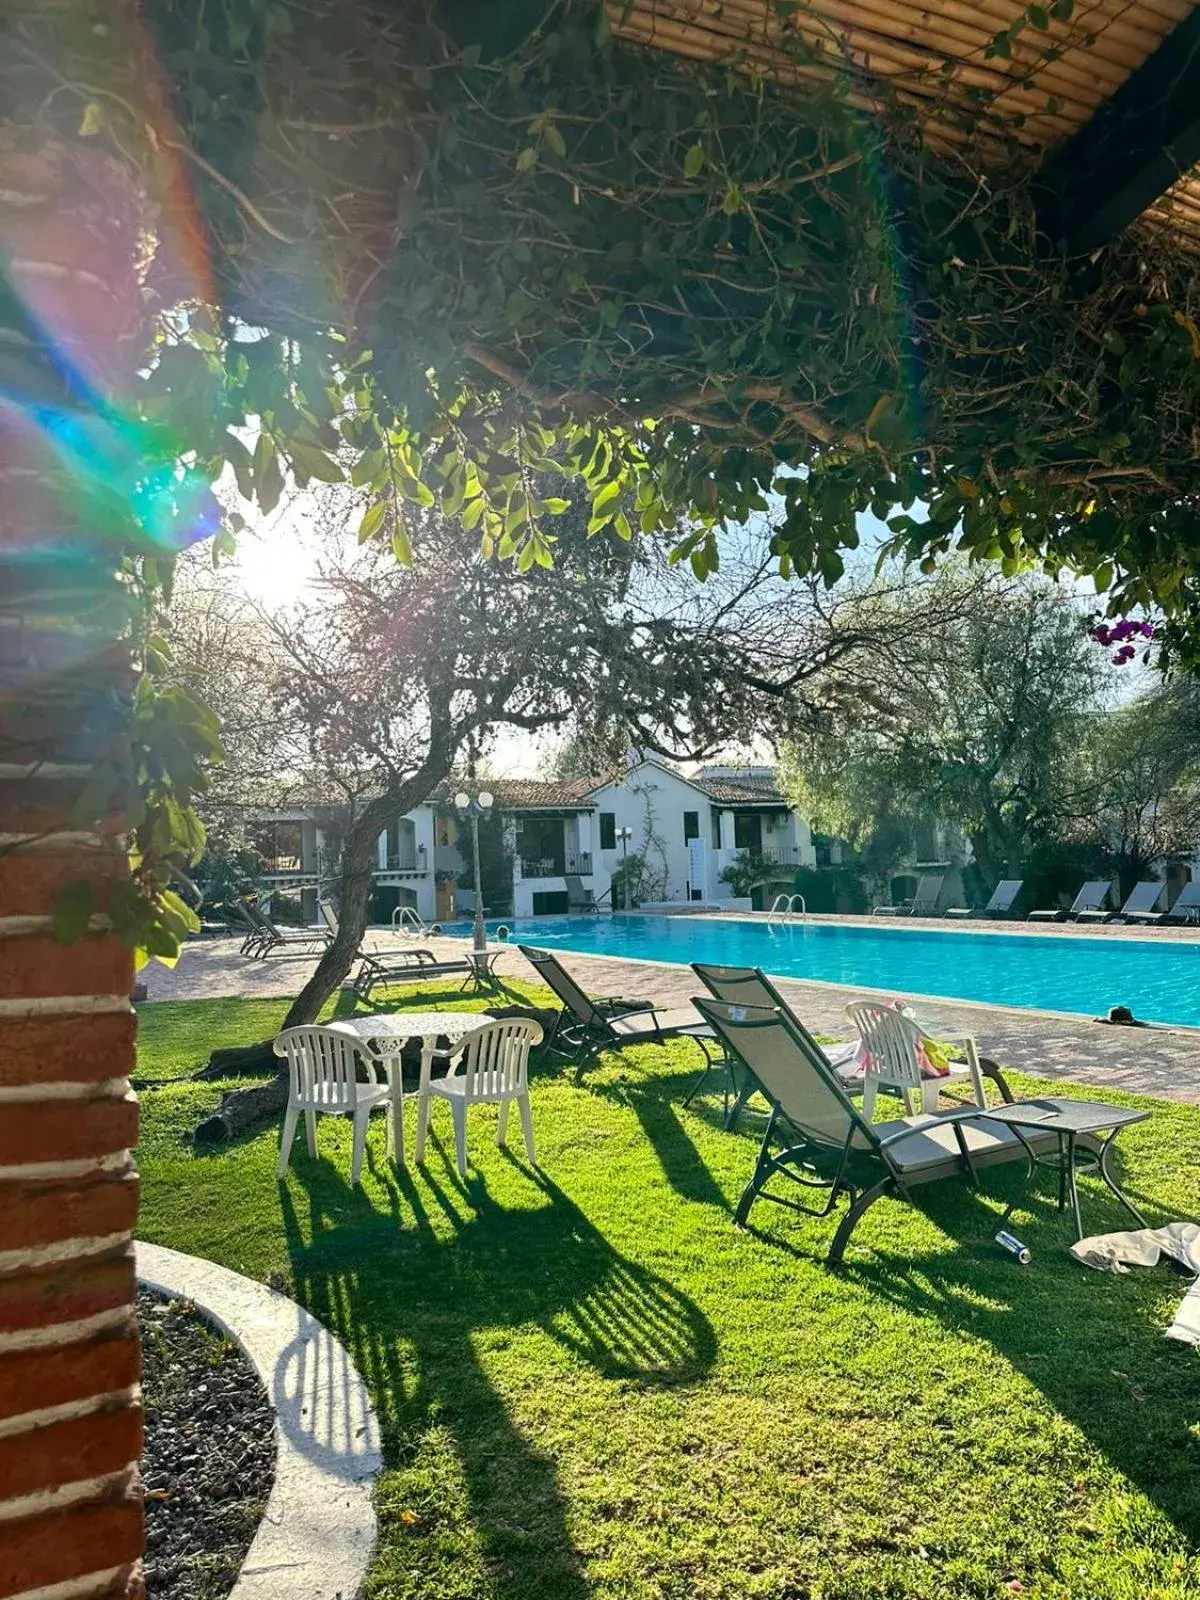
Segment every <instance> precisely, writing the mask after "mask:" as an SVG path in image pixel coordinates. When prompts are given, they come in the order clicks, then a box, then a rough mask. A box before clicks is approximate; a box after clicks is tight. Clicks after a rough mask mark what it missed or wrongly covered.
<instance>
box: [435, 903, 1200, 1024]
mask: <svg viewBox="0 0 1200 1600" xmlns="http://www.w3.org/2000/svg"><path fill="white" fill-rule="evenodd" d="M497 926H498V923H496V922H489V932H491V931H493V930H494V929H495V928H496V927H497ZM508 926H509V927H510V928H511V930H512V937H513V942H514V943H517V942H520V943H522V944H533V945H541V946H543V947H545V948H547V949H555V950H580V951H586V952H589V953H592V954H596V955H611V956H628V957H630V958H631V959H633V960H637V961H675V962H680V963H681V964H683V965H684V966H686V965H687V964H688V963H689V962H691V961H712V962H723V963H725V964H727V965H729V966H745V967H761V968H762V969H763V971H764V972H769V973H772V974H773V975H775V976H778V977H783V978H811V979H814V980H816V981H817V982H819V983H844V984H849V985H851V986H862V987H863V988H873V989H899V990H902V991H904V992H906V993H909V994H929V995H939V996H942V997H944V998H946V999H954V1000H985V1001H991V1002H992V1003H994V1004H996V1005H1005V1006H1029V1007H1031V1008H1034V1009H1037V1010H1048V1011H1075V1012H1079V1013H1080V1014H1081V1015H1083V1016H1089V1017H1090V1016H1099V1015H1102V1014H1103V1013H1104V1012H1106V1011H1107V1010H1108V1008H1109V1007H1110V1006H1114V1005H1126V1006H1129V1007H1130V1008H1131V1009H1132V1011H1133V1013H1134V1015H1135V1016H1137V1017H1141V1018H1142V1019H1143V1020H1145V1021H1147V1022H1176V1023H1186V1024H1188V1025H1190V1026H1192V1027H1200V941H1197V942H1196V943H1191V942H1190V941H1189V942H1187V943H1184V942H1177V941H1174V940H1171V941H1168V940H1165V939H1162V940H1159V939H1155V938H1154V937H1153V935H1150V936H1148V937H1147V938H1144V939H1124V938H1122V939H1087V938H1054V937H1053V936H1050V935H1036V934H1018V933H1013V934H1004V933H981V932H978V931H975V932H966V931H963V932H958V931H955V932H951V931H949V930H947V931H946V932H945V933H943V932H940V931H938V930H935V929H928V930H927V929H923V928H922V929H917V928H889V927H881V926H879V925H878V924H877V923H876V924H868V923H864V924H863V925H862V926H850V927H847V926H843V925H841V924H834V923H796V924H792V925H790V926H788V927H781V928H776V927H773V928H768V927H767V926H766V924H765V923H761V922H741V921H738V920H737V919H736V918H732V917H716V916H706V917H607V916H599V917H596V916H587V917H536V918H533V919H531V920H528V921H520V920H517V921H515V922H509V923H508ZM459 931H460V930H459V929H458V928H453V927H449V928H447V929H446V932H447V933H457V932H459ZM462 931H464V932H465V931H467V930H465V929H464V930H462Z"/></svg>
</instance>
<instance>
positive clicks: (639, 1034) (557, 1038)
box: [518, 944, 713, 1083]
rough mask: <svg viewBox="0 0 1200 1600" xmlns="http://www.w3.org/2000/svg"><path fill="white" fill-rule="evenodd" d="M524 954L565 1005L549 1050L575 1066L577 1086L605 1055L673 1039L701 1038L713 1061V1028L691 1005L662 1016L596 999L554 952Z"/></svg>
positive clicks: (641, 1004)
mask: <svg viewBox="0 0 1200 1600" xmlns="http://www.w3.org/2000/svg"><path fill="white" fill-rule="evenodd" d="M518 949H519V950H520V952H521V954H522V955H523V956H524V957H525V959H526V961H528V962H529V964H530V966H531V967H532V968H533V970H534V971H535V972H536V973H537V975H538V977H539V978H540V979H541V980H542V982H543V983H544V984H545V985H546V987H547V988H548V989H550V990H551V991H552V992H553V993H554V995H555V997H556V998H557V999H558V1000H560V1001H561V1002H562V1011H561V1012H560V1013H559V1016H558V1020H557V1021H556V1022H555V1024H554V1027H553V1028H552V1029H551V1030H550V1033H549V1034H548V1036H547V1038H546V1045H547V1048H549V1049H553V1050H557V1051H558V1052H559V1054H560V1055H565V1056H569V1057H570V1059H571V1060H572V1061H573V1062H574V1064H575V1082H576V1083H580V1082H582V1081H583V1075H584V1073H585V1072H586V1071H587V1069H588V1067H590V1066H591V1064H592V1062H593V1061H594V1060H595V1059H596V1057H597V1056H598V1055H599V1054H600V1053H601V1051H602V1050H623V1049H625V1048H626V1047H627V1046H629V1045H633V1044H666V1042H667V1040H668V1039H675V1038H680V1037H686V1038H690V1039H695V1041H696V1043H697V1044H698V1045H699V1046H700V1049H701V1050H702V1051H703V1052H704V1056H705V1059H706V1060H710V1059H711V1058H710V1057H709V1053H708V1050H707V1048H706V1046H705V1042H704V1041H705V1040H706V1039H711V1038H712V1036H713V1033H712V1029H711V1028H710V1027H709V1026H708V1024H707V1023H706V1022H705V1021H704V1019H703V1018H702V1017H701V1016H700V1015H699V1014H698V1013H697V1012H696V1011H695V1010H694V1009H693V1008H692V1007H691V1006H678V1007H674V1008H672V1009H670V1010H663V1011H659V1010H657V1009H656V1008H655V1007H654V1006H653V1005H652V1004H651V1003H650V1002H649V1001H648V1000H619V999H612V998H609V999H605V1000H593V999H591V997H590V996H589V995H586V994H585V993H584V991H583V990H582V989H581V988H580V986H579V985H578V984H577V983H576V982H575V979H574V978H573V977H572V976H571V974H570V973H569V972H568V971H567V969H566V968H565V967H564V966H563V964H562V962H561V961H560V960H559V959H558V957H557V956H556V955H554V954H552V952H551V951H549V950H537V949H535V948H534V947H533V946H531V945H527V944H523V945H519V946H518Z"/></svg>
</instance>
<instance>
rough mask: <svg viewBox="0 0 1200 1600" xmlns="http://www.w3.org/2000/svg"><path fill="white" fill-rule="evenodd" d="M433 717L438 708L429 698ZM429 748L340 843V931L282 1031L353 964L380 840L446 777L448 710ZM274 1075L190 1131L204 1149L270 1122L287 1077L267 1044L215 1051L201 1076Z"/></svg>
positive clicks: (451, 746)
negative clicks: (419, 762) (418, 764)
mask: <svg viewBox="0 0 1200 1600" xmlns="http://www.w3.org/2000/svg"><path fill="white" fill-rule="evenodd" d="M431 698H435V697H431ZM434 710H435V712H436V711H437V710H438V707H437V705H436V698H435V706H434ZM431 726H432V735H431V739H430V750H429V754H428V756H427V757H426V759H425V761H424V763H423V765H422V766H421V768H420V770H419V771H418V772H417V773H415V774H414V775H413V776H412V777H411V778H409V779H408V780H407V781H400V780H397V781H395V782H393V783H392V784H389V786H388V788H387V789H386V790H385V791H384V793H383V794H382V795H380V796H378V798H377V799H375V800H372V801H371V803H370V804H369V805H368V806H367V807H366V808H365V809H364V810H363V812H362V813H361V814H360V815H359V816H358V817H356V818H355V820H354V822H353V823H352V824H351V826H350V827H349V829H348V830H347V832H346V837H345V840H344V841H343V844H342V859H341V871H340V873H339V876H338V893H339V896H340V899H341V905H340V907H339V910H338V931H337V934H336V936H335V937H334V939H333V940H332V941H331V943H330V945H329V948H328V949H327V950H326V951H325V953H324V955H323V956H322V957H321V959H320V961H319V962H318V963H317V968H316V971H315V972H314V973H313V975H312V977H311V978H309V980H308V982H307V983H306V984H305V985H304V987H303V988H302V989H301V991H300V993H299V994H298V995H297V996H296V998H295V1000H293V1001H292V1004H291V1006H290V1008H289V1010H288V1013H287V1016H286V1017H285V1018H284V1019H283V1026H284V1027H285V1028H299V1027H302V1026H304V1024H306V1023H310V1022H315V1021H316V1019H317V1018H318V1017H319V1016H320V1014H321V1009H322V1007H323V1006H324V1005H325V1002H326V1001H327V1000H328V999H329V997H330V996H331V995H332V994H333V993H334V991H335V990H336V989H337V988H338V986H339V985H340V984H341V983H342V982H343V981H344V980H345V978H346V977H347V975H348V974H349V972H350V968H351V967H352V966H353V965H354V962H355V958H356V957H357V954H358V949H359V946H360V945H361V944H362V939H363V934H364V933H366V931H367V924H368V922H369V921H370V916H371V890H372V883H373V878H372V872H373V867H374V860H375V850H376V845H377V841H378V839H379V835H380V834H381V833H382V832H383V830H384V829H385V828H386V827H388V826H389V825H390V824H391V823H393V822H397V821H398V820H399V819H400V818H401V817H403V816H405V815H406V814H407V813H408V812H409V811H411V810H412V809H413V807H414V806H419V805H420V804H421V803H422V802H423V801H425V800H428V798H429V796H430V795H431V794H432V793H433V790H434V789H435V788H436V787H437V785H438V784H439V783H440V782H441V781H442V779H443V778H444V777H446V775H447V774H448V773H449V771H450V764H451V761H452V760H453V758H454V754H455V752H456V751H457V749H458V747H459V745H460V744H461V741H462V738H463V737H464V735H465V733H466V731H467V730H466V728H465V727H462V728H457V729H456V728H454V726H453V725H452V723H451V720H450V714H449V707H448V706H445V707H444V708H442V713H441V715H440V716H437V715H436V714H435V716H434V717H433V718H432V719H431ZM272 1069H274V1070H275V1074H276V1075H275V1077H274V1078H273V1079H272V1081H271V1082H270V1083H266V1084H257V1085H255V1087H254V1088H252V1089H234V1090H232V1091H231V1092H230V1093H229V1094H227V1095H226V1096H225V1098H224V1100H223V1101H222V1102H221V1105H220V1106H219V1107H218V1109H217V1110H216V1111H214V1112H213V1114H212V1115H211V1116H209V1117H206V1118H205V1120H204V1121H203V1122H202V1123H201V1124H200V1125H199V1127H198V1128H197V1129H196V1139H197V1141H198V1142H200V1143H202V1144H219V1143H222V1142H224V1141H225V1140H227V1139H232V1138H234V1137H236V1135H237V1134H239V1133H241V1132H242V1131H243V1129H245V1128H248V1127H250V1126H251V1125H252V1124H253V1123H255V1122H258V1121H260V1120H261V1119H262V1118H264V1117H269V1116H273V1115H274V1114H275V1113H276V1112H278V1111H281V1110H282V1109H283V1107H284V1106H285V1105H286V1104H287V1079H286V1076H285V1075H284V1073H283V1072H282V1070H280V1066H279V1061H278V1057H276V1055H275V1053H274V1051H273V1049H272V1045H271V1041H270V1040H269V1039H267V1040H263V1041H261V1042H260V1043H258V1044H253V1045H243V1046H239V1047H238V1048H237V1049H235V1050H216V1051H214V1052H213V1054H212V1056H211V1058H210V1060H209V1063H208V1065H207V1066H206V1067H205V1068H204V1070H203V1071H202V1072H201V1073H200V1074H199V1076H200V1077H207V1078H218V1077H224V1076H226V1075H227V1074H229V1073H230V1071H231V1070H232V1071H233V1072H252V1071H256V1070H261V1071H264V1072H266V1071H271V1070H272Z"/></svg>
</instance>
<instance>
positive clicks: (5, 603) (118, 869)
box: [0, 147, 143, 1600]
mask: <svg viewBox="0 0 1200 1600" xmlns="http://www.w3.org/2000/svg"><path fill="white" fill-rule="evenodd" d="M0 148H2V147H0ZM138 245H139V241H138V236H137V228H136V204H135V199H134V196H133V194H132V187H131V185H130V183H129V180H128V178H127V177H125V176H124V175H123V173H122V170H121V169H120V168H118V167H117V166H116V164H115V163H112V162H109V161H106V160H105V158H103V157H101V156H98V155H96V154H93V152H92V151H90V150H88V151H78V150H72V149H71V148H70V147H65V148H64V147H57V148H51V149H47V150H45V151H43V152H39V153H37V154H35V155H30V154H28V153H21V154H14V153H12V152H11V151H10V152H7V153H0V248H2V251H3V255H4V257H5V258H6V266H7V269H8V277H9V280H10V283H11V284H12V285H13V286H14V287H15V289H16V299H15V303H14V304H12V305H9V304H7V303H5V304H4V305H2V306H0V321H2V322H3V324H4V327H3V329H0V331H3V332H4V333H5V339H4V341H3V342H0V380H2V381H0V1597H8V1596H14V1595H20V1596H22V1600H33V1597H44V1600H50V1597H53V1600H91V1597H95V1596H137V1595H141V1594H142V1593H143V1587H142V1579H141V1552H142V1507H141V1489H140V1485H139V1483H138V1476H137V1460H138V1457H139V1455H140V1451H141V1402H140V1391H139V1387H138V1378H139V1350H138V1338H137V1329H136V1324H135V1321H134V1314H133V1297H134V1271H133V1247H132V1236H133V1226H134V1221H135V1217H136V1212H137V1177H136V1173H135V1170H134V1166H133V1161H132V1158H131V1156H130V1147H131V1146H132V1145H133V1144H134V1143H135V1142H136V1137H137V1104H136V1100H135V1098H134V1096H133V1094H132V1093H131V1091H130V1088H129V1075H130V1072H131V1070H132V1066H133V1059H134V1017H133V1012H132V1008H131V1006H130V1003H129V991H130V986H131V981H132V976H133V974H132V959H131V956H130V952H129V951H128V950H127V949H126V947H125V946H124V945H123V944H122V943H121V942H120V941H119V940H118V939H117V937H116V936H115V935H114V934H113V932H112V931H111V928H110V925H109V921H108V916H107V909H106V908H107V906H108V903H109V894H110V892H111V889H112V885H113V884H114V883H116V882H118V881H120V880H122V879H125V878H127V877H128V871H129V869H128V863H127V857H126V851H125V845H124V839H123V818H122V815H121V814H120V803H121V802H120V791H119V790H118V792H117V797H116V798H111V797H110V798H109V800H108V802H107V804H108V805H109V809H110V811H111V814H110V815H107V816H104V817H100V818H97V817H95V816H94V815H91V814H90V813H91V812H93V811H94V810H95V809H96V807H95V806H85V807H82V808H80V809H79V810H76V802H77V800H78V799H79V796H80V793H81V790H82V788H83V785H84V782H85V781H86V779H87V776H88V773H89V771H90V769H91V764H92V762H93V761H94V760H96V759H97V758H102V759H103V760H104V761H105V762H106V763H110V764H111V763H116V765H117V766H118V767H120V766H121V765H122V764H127V758H128V718H129V694H130V690H131V688H132V683H133V679H132V672H131V667H130V660H129V653H128V649H127V648H126V646H125V645H124V644H123V643H122V641H121V634H122V622H121V618H122V616H123V615H125V616H127V600H126V599H125V598H124V597H125V595H126V591H125V590H123V588H122V586H121V585H120V583H119V582H118V580H117V577H116V567H117V563H118V559H119V550H120V541H121V537H122V536H123V534H124V533H126V532H127V529H126V527H125V525H124V522H123V518H122V516H121V514H120V508H119V499H120V496H119V493H118V495H117V496H116V497H115V500H114V502H113V503H110V502H106V500H105V496H104V494H103V493H100V492H99V491H100V490H101V489H103V488H105V487H107V488H108V489H110V490H111V488H112V484H111V483H109V484H108V485H107V486H105V485H103V484H101V483H100V482H98V481H93V480H96V479H97V477H99V478H103V476H104V473H105V471H106V469H105V467H104V464H103V459H102V457H103V451H102V450H101V452H100V456H101V459H100V461H99V464H98V462H97V455H96V452H95V451H82V452H81V451H79V450H78V449H76V448H75V441H77V440H78V439H79V437H80V430H83V429H87V430H92V433H93V435H94V434H96V433H98V432H103V428H104V425H105V419H104V411H105V406H106V404H107V400H108V398H110V397H112V396H113V395H114V394H115V393H119V384H118V383H117V382H116V381H114V380H115V378H116V376H117V375H119V373H120V372H121V370H122V368H123V367H126V368H127V366H128V361H129V354H128V352H129V351H130V350H132V349H133V348H134V347H135V345H136V340H135V339H134V338H133V336H132V333H133V330H135V329H136V326H137V323H138V322H139V320H140V317H141V311H140V300H139V286H138V284H137V282H136V280H135V274H134V266H133V263H134V261H135V259H136V253H137V250H138ZM114 476H115V475H114ZM105 504H108V511H107V513H106V514H105V513H103V511H102V509H101V508H102V507H103V506H104V505H105ZM106 516H107V519H110V520H106ZM103 803H104V802H103V801H101V804H103ZM85 813H87V814H85ZM79 881H87V882H89V883H90V884H92V885H93V910H94V914H93V916H92V919H91V923H90V925H89V927H88V930H87V932H86V933H85V934H84V936H83V937H81V938H79V939H78V940H77V941H76V942H75V943H73V944H71V945H69V946H64V945H62V944H59V943H57V942H56V940H55V939H54V936H53V930H52V925H51V915H52V912H53V910H54V906H55V902H56V900H57V898H58V895H59V892H60V890H61V889H62V887H63V886H64V885H65V884H70V883H75V882H79Z"/></svg>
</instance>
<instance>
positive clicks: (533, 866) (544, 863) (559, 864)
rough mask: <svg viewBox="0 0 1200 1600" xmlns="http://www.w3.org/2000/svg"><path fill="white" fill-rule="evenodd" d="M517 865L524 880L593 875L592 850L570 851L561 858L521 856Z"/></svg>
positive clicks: (588, 876) (587, 876)
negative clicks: (568, 875)
mask: <svg viewBox="0 0 1200 1600" xmlns="http://www.w3.org/2000/svg"><path fill="white" fill-rule="evenodd" d="M517 865H518V867H519V869H520V873H521V876H522V878H562V877H565V876H566V875H567V874H568V873H570V875H571V876H572V877H574V876H575V875H576V874H578V875H579V877H581V878H590V877H591V875H592V855H591V851H590V850H580V851H575V852H570V851H568V852H567V854H566V855H561V856H526V855H520V856H518V857H517Z"/></svg>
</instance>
